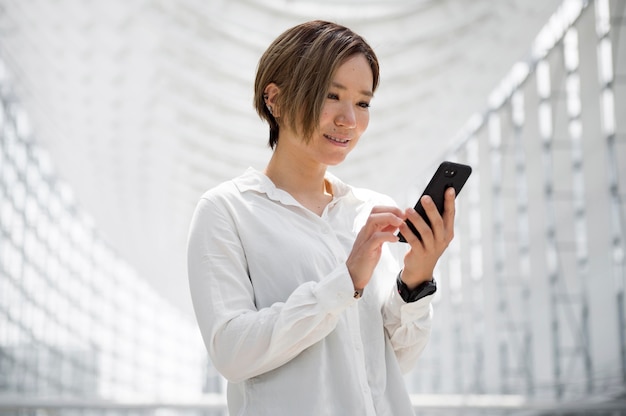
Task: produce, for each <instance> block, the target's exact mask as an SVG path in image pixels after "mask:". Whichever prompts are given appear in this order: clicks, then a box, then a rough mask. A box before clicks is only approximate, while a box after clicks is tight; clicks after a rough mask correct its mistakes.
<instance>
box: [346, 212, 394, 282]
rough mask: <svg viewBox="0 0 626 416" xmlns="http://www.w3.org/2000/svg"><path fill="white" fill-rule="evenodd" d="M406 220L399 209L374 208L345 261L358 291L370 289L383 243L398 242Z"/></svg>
mask: <svg viewBox="0 0 626 416" xmlns="http://www.w3.org/2000/svg"><path fill="white" fill-rule="evenodd" d="M404 220H405V213H404V212H403V211H402V210H401V209H399V208H397V207H389V206H375V207H374V208H372V211H371V212H370V215H369V216H368V217H367V221H366V222H365V225H364V226H363V228H361V231H359V233H358V234H357V236H356V240H355V241H354V244H353V246H352V251H351V252H350V255H349V256H348V259H347V260H346V266H347V267H348V272H349V273H350V277H351V278H352V283H353V284H354V288H355V289H359V290H361V289H364V288H365V286H367V284H368V283H369V281H370V279H371V278H372V274H373V273H374V268H375V267H376V265H377V264H378V261H379V260H380V256H381V253H382V246H383V244H384V243H387V242H389V243H392V242H396V241H398V237H397V236H396V235H395V232H396V231H397V230H398V227H400V225H402V223H403V222H404Z"/></svg>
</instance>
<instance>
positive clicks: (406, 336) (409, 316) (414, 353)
mask: <svg viewBox="0 0 626 416" xmlns="http://www.w3.org/2000/svg"><path fill="white" fill-rule="evenodd" d="M390 292H391V293H390V294H389V296H388V298H387V301H386V302H385V304H384V306H383V322H384V326H385V331H386V332H387V336H388V337H389V339H390V341H391V345H392V346H393V349H394V351H395V353H396V357H397V359H398V363H399V364H400V368H401V369H402V372H403V373H405V374H406V373H407V372H409V371H410V370H411V369H412V368H413V367H414V366H415V363H416V362H417V359H418V358H419V356H420V355H421V353H422V351H424V348H425V347H426V344H427V343H428V340H429V339H430V331H431V324H432V316H433V307H432V304H431V302H432V299H433V297H434V295H429V296H425V297H423V298H421V299H418V300H417V301H415V302H411V303H406V302H404V300H403V299H402V297H401V296H400V294H399V293H398V291H397V290H396V286H395V284H394V286H393V289H392V290H391V291H390Z"/></svg>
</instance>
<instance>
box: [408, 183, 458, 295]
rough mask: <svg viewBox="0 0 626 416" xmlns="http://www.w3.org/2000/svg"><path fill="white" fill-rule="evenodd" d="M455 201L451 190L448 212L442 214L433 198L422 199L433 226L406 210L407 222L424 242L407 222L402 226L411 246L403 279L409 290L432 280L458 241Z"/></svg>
mask: <svg viewBox="0 0 626 416" xmlns="http://www.w3.org/2000/svg"><path fill="white" fill-rule="evenodd" d="M454 198H455V195H454V188H448V190H446V193H445V199H444V211H443V214H442V215H440V214H439V211H438V210H437V207H436V206H435V203H434V202H433V200H432V198H431V197H430V196H427V195H425V196H423V197H422V199H421V201H422V206H423V207H424V211H425V212H426V215H427V216H428V219H429V221H430V224H431V225H430V227H429V226H428V224H427V223H426V221H424V219H423V218H422V217H421V216H420V215H419V214H418V213H417V211H415V209H413V208H408V209H407V210H406V217H407V219H408V220H409V221H411V223H412V224H413V226H414V227H415V229H416V230H417V231H419V233H420V235H421V241H420V239H419V238H417V236H416V235H415V234H414V233H413V232H412V231H411V229H410V228H409V227H408V225H406V223H403V224H402V225H401V226H400V232H401V233H402V235H403V236H404V238H405V239H406V241H407V243H408V244H409V245H410V246H411V249H410V250H409V251H408V252H407V254H406V255H405V256H404V269H403V270H402V276H401V278H402V281H403V282H404V283H405V284H406V285H407V286H408V287H409V289H413V288H415V287H417V286H418V285H419V284H421V283H423V282H426V281H429V280H431V279H432V277H433V271H434V269H435V265H436V264H437V261H438V260H439V257H441V255H442V254H443V252H444V251H445V249H446V248H447V247H448V245H449V244H450V242H451V241H452V239H453V238H454V214H455V206H454V202H455V201H454Z"/></svg>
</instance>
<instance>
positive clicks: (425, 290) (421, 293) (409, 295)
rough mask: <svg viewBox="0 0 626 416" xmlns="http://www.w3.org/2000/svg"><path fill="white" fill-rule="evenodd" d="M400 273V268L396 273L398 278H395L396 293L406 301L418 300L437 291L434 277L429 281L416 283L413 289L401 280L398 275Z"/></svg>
mask: <svg viewBox="0 0 626 416" xmlns="http://www.w3.org/2000/svg"><path fill="white" fill-rule="evenodd" d="M401 275H402V270H400V273H398V278H397V279H396V284H397V286H398V293H399V294H400V297H401V298H402V299H403V300H404V301H405V302H406V303H411V302H415V301H416V300H419V299H421V298H423V297H425V296H428V295H432V294H433V293H435V292H436V291H437V282H435V278H434V277H433V280H431V281H429V282H424V283H421V284H420V285H418V286H417V287H416V288H415V289H413V290H411V289H409V287H408V286H407V285H406V283H404V282H403V281H402V279H401V278H400V276H401Z"/></svg>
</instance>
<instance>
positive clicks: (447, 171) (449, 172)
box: [443, 169, 456, 178]
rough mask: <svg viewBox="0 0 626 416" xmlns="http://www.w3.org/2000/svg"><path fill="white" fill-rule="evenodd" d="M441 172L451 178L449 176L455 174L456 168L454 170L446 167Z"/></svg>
mask: <svg viewBox="0 0 626 416" xmlns="http://www.w3.org/2000/svg"><path fill="white" fill-rule="evenodd" d="M443 174H444V175H445V176H446V177H448V178H451V177H453V176H454V175H456V170H455V169H446V170H445V171H444V172H443Z"/></svg>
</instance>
